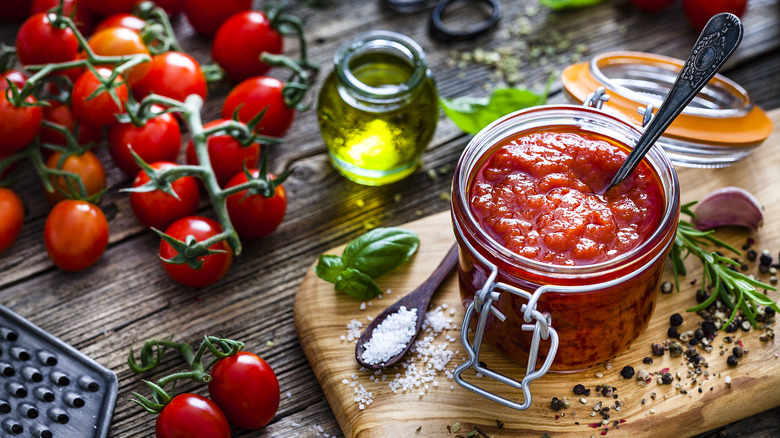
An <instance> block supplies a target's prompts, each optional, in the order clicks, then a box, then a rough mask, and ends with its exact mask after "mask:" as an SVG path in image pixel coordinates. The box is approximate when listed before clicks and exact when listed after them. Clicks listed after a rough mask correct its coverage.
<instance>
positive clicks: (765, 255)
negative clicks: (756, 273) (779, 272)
mask: <svg viewBox="0 0 780 438" xmlns="http://www.w3.org/2000/svg"><path fill="white" fill-rule="evenodd" d="M758 262H759V263H760V264H761V265H763V266H767V267H769V265H771V264H772V255H771V254H769V251H765V252H762V253H761V257H760V258H759V259H758Z"/></svg>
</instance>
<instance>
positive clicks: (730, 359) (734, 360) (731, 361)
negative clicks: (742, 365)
mask: <svg viewBox="0 0 780 438" xmlns="http://www.w3.org/2000/svg"><path fill="white" fill-rule="evenodd" d="M738 363H739V359H737V356H734V355H733V354H732V355H731V356H729V357H728V359H726V364H727V365H728V366H730V367H735V366H737V364H738Z"/></svg>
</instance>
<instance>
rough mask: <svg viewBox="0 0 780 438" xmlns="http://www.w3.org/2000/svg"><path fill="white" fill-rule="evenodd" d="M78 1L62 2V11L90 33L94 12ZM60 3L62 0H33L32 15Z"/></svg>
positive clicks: (85, 31) (82, 29)
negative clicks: (79, 5) (83, 6)
mask: <svg viewBox="0 0 780 438" xmlns="http://www.w3.org/2000/svg"><path fill="white" fill-rule="evenodd" d="M77 3H78V1H77V0H64V1H63V2H62V13H63V14H64V15H67V16H68V17H71V19H72V20H73V22H74V23H76V27H78V28H79V31H81V33H83V34H84V35H89V33H90V32H91V31H92V25H93V24H94V21H95V20H94V19H93V18H92V14H90V13H89V12H87V10H86V9H84V8H80V7H78V5H77ZM59 4H60V0H33V2H32V7H31V8H30V15H33V14H38V13H41V12H46V11H48V10H49V9H51V8H53V7H55V6H57V5H59ZM74 11H75V15H74Z"/></svg>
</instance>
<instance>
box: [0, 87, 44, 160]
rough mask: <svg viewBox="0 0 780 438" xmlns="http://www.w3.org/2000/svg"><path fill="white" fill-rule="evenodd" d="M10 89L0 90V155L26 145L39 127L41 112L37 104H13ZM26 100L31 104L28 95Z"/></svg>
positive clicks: (33, 99)
mask: <svg viewBox="0 0 780 438" xmlns="http://www.w3.org/2000/svg"><path fill="white" fill-rule="evenodd" d="M10 94H11V92H10V90H2V91H0V139H2V140H1V141H0V155H4V156H8V155H11V154H13V153H14V152H17V151H19V150H21V149H23V148H24V147H25V146H27V145H28V144H29V143H30V142H31V141H32V140H33V138H35V135H36V134H37V133H38V130H39V129H40V127H41V120H42V118H43V112H42V111H41V108H40V107H38V106H26V105H23V106H20V107H18V108H17V107H16V106H14V104H13V102H11V101H9V100H8V96H10ZM26 102H27V103H29V104H33V103H35V102H36V100H35V98H34V97H32V96H29V97H28V98H27V99H26Z"/></svg>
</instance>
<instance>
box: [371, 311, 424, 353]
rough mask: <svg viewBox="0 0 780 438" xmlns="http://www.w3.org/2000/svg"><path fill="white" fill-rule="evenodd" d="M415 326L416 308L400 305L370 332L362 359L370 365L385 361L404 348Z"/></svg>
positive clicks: (412, 334)
mask: <svg viewBox="0 0 780 438" xmlns="http://www.w3.org/2000/svg"><path fill="white" fill-rule="evenodd" d="M416 326H417V309H412V310H408V309H407V308H406V306H401V307H400V308H399V309H398V311H397V312H395V313H391V314H390V315H389V316H388V317H387V318H385V320H384V321H382V323H381V324H379V325H378V326H376V328H375V329H374V331H373V332H371V339H370V340H369V341H368V342H366V343H365V346H364V348H365V350H363V361H364V362H366V363H368V364H371V365H376V364H380V363H385V362H387V361H388V360H389V359H390V358H392V357H393V356H395V355H397V354H398V353H400V352H401V351H403V350H404V348H406V346H407V344H409V341H410V340H411V339H412V337H413V336H414V334H415V329H416Z"/></svg>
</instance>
